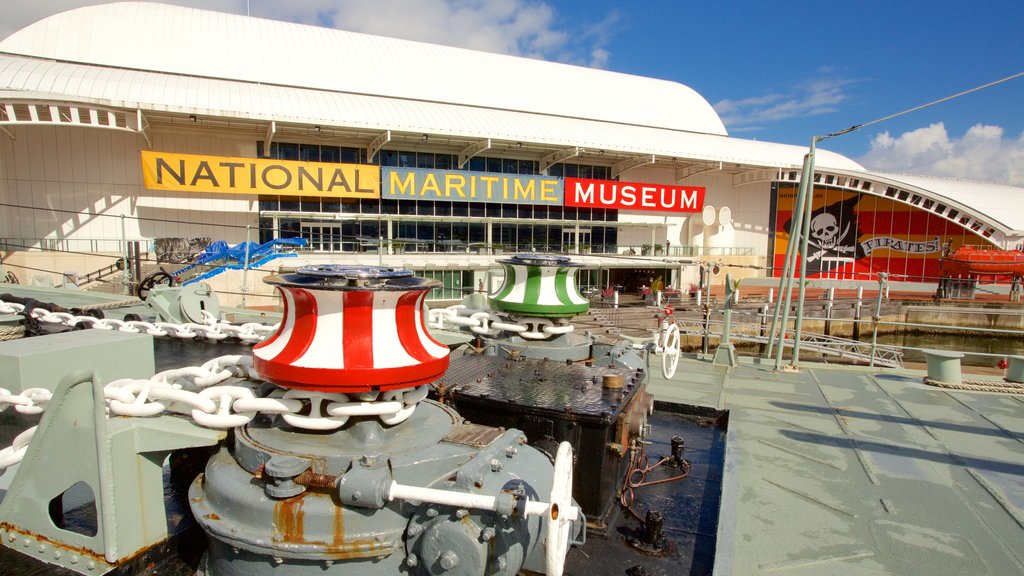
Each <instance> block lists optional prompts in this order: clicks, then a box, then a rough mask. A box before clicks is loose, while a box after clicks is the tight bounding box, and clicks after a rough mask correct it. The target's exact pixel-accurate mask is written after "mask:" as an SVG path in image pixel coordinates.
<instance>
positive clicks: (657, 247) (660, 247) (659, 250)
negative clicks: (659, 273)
mask: <svg viewBox="0 0 1024 576" xmlns="http://www.w3.org/2000/svg"><path fill="white" fill-rule="evenodd" d="M664 251H665V247H664V246H663V245H661V244H655V245H654V253H655V255H657V254H661V253H662V252H664Z"/></svg>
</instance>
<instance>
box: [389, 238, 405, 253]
mask: <svg viewBox="0 0 1024 576" xmlns="http://www.w3.org/2000/svg"><path fill="white" fill-rule="evenodd" d="M405 244H406V242H405V240H392V241H391V249H392V250H393V251H394V253H395V254H402V253H404V252H405Z"/></svg>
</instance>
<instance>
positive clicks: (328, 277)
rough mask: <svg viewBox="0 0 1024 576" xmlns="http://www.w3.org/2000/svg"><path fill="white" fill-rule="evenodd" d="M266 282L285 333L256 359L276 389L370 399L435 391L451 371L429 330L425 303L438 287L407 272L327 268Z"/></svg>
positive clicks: (260, 350) (280, 330)
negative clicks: (274, 293) (275, 295)
mask: <svg viewBox="0 0 1024 576" xmlns="http://www.w3.org/2000/svg"><path fill="white" fill-rule="evenodd" d="M264 281H265V282H266V283H267V284H272V285H274V286H277V289H278V290H280V291H281V295H282V297H283V299H284V318H282V319H281V327H280V328H278V330H277V332H276V333H274V335H273V336H271V337H270V338H269V339H267V340H266V341H265V342H262V343H261V344H259V345H257V346H255V347H254V348H253V351H252V360H253V368H255V370H256V372H257V373H258V374H259V375H260V377H262V378H264V379H265V380H267V381H268V382H272V383H274V384H277V385H278V386H281V387H284V388H299V389H302V390H315V391H319V392H340V393H353V392H369V391H372V390H393V389H398V388H409V387H411V386H419V385H421V384H427V383H430V382H433V381H434V380H436V379H438V378H440V377H441V376H442V375H443V374H444V372H445V370H447V369H448V348H447V347H446V346H444V345H443V344H441V343H439V342H438V341H436V340H434V339H433V338H432V337H431V336H430V334H429V333H428V332H427V325H426V316H427V314H426V306H425V305H424V300H425V299H426V296H427V292H428V291H430V290H431V289H432V288H434V287H436V286H440V285H441V283H440V282H438V281H437V280H429V279H427V278H419V277H415V276H413V274H412V271H411V270H407V269H405V268H388V267H383V266H349V265H341V264H327V265H321V266H304V267H301V268H299V269H298V272H297V273H295V274H284V275H280V276H270V277H268V278H266V280H264Z"/></svg>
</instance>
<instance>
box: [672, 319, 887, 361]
mask: <svg viewBox="0 0 1024 576" xmlns="http://www.w3.org/2000/svg"><path fill="white" fill-rule="evenodd" d="M676 322H677V323H678V325H679V332H680V334H682V335H684V336H699V337H704V335H705V332H706V334H707V335H708V336H709V337H712V336H715V337H719V338H721V336H722V321H721V320H708V321H706V322H705V321H704V320H702V319H696V318H676ZM705 326H706V327H707V328H706V329H705ZM763 330H764V326H762V325H760V324H755V323H749V322H747V323H737V322H733V323H732V330H731V331H730V338H731V339H732V340H734V341H737V340H742V341H746V342H757V343H759V344H767V343H768V336H767V334H765V335H762V334H761V332H762V331H763ZM782 345H783V346H790V347H791V346H793V339H792V337H786V338H783V341H782ZM800 350H802V351H810V352H817V353H818V354H822V355H824V356H836V357H839V358H846V359H850V360H857V361H860V362H865V363H870V362H871V360H872V353H871V351H872V346H871V343H869V342H861V341H860V340H851V339H849V338H839V337H837V336H826V335H825V334H813V333H808V332H803V333H802V335H801V338H800ZM873 365H875V366H885V367H888V368H902V367H903V352H902V351H901V350H900V349H899V348H897V347H896V346H884V345H878V344H876V345H875V346H874V362H873Z"/></svg>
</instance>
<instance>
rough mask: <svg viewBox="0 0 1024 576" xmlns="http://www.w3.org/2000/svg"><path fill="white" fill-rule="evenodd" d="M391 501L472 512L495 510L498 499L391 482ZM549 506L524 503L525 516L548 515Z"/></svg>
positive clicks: (572, 513) (574, 514) (571, 514)
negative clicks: (468, 509) (470, 509)
mask: <svg viewBox="0 0 1024 576" xmlns="http://www.w3.org/2000/svg"><path fill="white" fill-rule="evenodd" d="M392 500H416V501H419V502H430V503H431V504H440V505H442V506H452V507H455V508H473V509H474V510H491V511H493V510H496V509H497V503H498V499H497V498H496V497H494V496H487V495H486V494H471V493H469V492H456V491H454V490H438V489H436V488H423V487H420V486H407V485H405V484H399V483H398V482H391V487H390V488H389V489H388V501H389V502H390V501H392ZM550 509H551V505H550V504H547V503H545V502H537V501H535V500H529V501H527V502H526V514H527V515H528V516H543V515H546V514H548V512H549V510H550ZM566 517H567V519H568V520H576V519H577V518H578V517H579V509H578V508H576V507H575V506H571V507H570V510H569V511H568V512H567V515H566Z"/></svg>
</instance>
